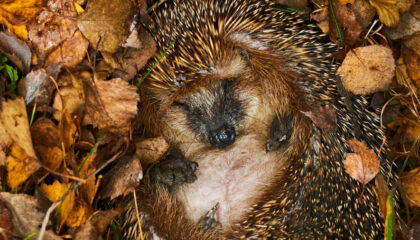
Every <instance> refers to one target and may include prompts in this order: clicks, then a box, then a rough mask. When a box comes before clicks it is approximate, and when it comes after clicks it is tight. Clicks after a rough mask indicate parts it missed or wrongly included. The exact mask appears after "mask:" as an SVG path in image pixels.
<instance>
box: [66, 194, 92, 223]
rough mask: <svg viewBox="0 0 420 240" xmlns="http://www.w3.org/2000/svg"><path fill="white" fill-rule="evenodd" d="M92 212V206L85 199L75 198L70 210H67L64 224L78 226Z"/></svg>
mask: <svg viewBox="0 0 420 240" xmlns="http://www.w3.org/2000/svg"><path fill="white" fill-rule="evenodd" d="M92 213H93V210H92V208H91V207H90V206H89V205H88V204H87V203H86V202H85V201H83V200H81V199H76V201H75V204H74V206H73V209H72V211H71V212H69V215H68V217H67V218H66V225H67V226H69V227H78V226H80V224H82V223H84V222H86V220H87V219H88V218H89V216H90V215H91V214H92Z"/></svg>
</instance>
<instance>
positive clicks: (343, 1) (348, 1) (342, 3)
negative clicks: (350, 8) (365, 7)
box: [339, 0, 354, 5]
mask: <svg viewBox="0 0 420 240" xmlns="http://www.w3.org/2000/svg"><path fill="white" fill-rule="evenodd" d="M339 2H340V4H341V5H346V4H347V3H351V4H353V3H354V0H339Z"/></svg>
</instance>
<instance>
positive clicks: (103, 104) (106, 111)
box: [84, 78, 139, 135]
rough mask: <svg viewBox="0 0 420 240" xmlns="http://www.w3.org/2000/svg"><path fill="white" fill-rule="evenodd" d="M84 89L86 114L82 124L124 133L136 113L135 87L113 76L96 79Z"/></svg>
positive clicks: (137, 96)
mask: <svg viewBox="0 0 420 240" xmlns="http://www.w3.org/2000/svg"><path fill="white" fill-rule="evenodd" d="M87 84H88V83H87ZM95 86H96V88H95ZM85 89H86V90H87V91H85V93H86V113H87V116H85V119H84V124H93V125H94V126H97V127H99V128H100V129H107V130H109V131H113V132H118V133H121V134H122V135H125V134H126V133H127V132H128V131H129V129H130V126H131V120H132V119H133V118H134V117H135V116H136V115H137V102H138V101H139V95H138V93H137V88H136V87H135V86H132V85H130V84H128V83H127V82H125V81H123V80H121V79H119V78H115V79H111V80H109V81H97V82H95V85H90V86H86V88H85Z"/></svg>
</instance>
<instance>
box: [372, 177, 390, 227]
mask: <svg viewBox="0 0 420 240" xmlns="http://www.w3.org/2000/svg"><path fill="white" fill-rule="evenodd" d="M390 193H391V191H389V189H388V185H387V184H386V182H385V179H384V177H383V176H382V174H380V173H379V174H378V175H376V178H375V194H376V197H377V198H378V204H379V211H380V212H381V215H382V217H383V218H384V219H385V217H386V200H387V199H388V196H389V194H390Z"/></svg>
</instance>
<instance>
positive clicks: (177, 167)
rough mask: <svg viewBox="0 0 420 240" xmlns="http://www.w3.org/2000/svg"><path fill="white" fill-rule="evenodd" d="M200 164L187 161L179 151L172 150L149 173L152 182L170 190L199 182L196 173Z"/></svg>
mask: <svg viewBox="0 0 420 240" xmlns="http://www.w3.org/2000/svg"><path fill="white" fill-rule="evenodd" d="M197 167H198V163H196V162H194V161H190V160H187V159H186V158H185V157H184V156H183V155H182V153H181V152H180V151H179V150H177V149H174V148H172V149H170V150H169V152H168V153H167V154H165V155H164V157H163V158H162V159H161V160H160V161H159V162H158V163H157V164H155V165H154V166H153V167H152V169H150V171H149V176H150V180H151V181H153V182H156V183H159V184H162V185H164V186H166V187H168V188H169V189H172V188H173V187H175V186H177V185H180V184H184V183H192V182H194V181H195V180H197V176H196V175H195V171H196V170H197Z"/></svg>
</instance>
